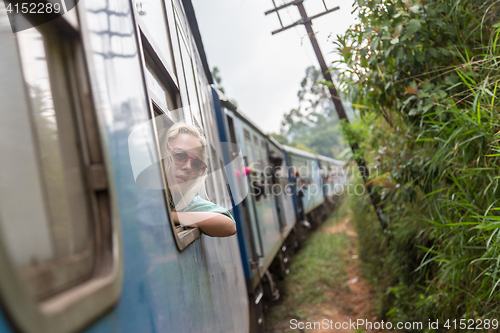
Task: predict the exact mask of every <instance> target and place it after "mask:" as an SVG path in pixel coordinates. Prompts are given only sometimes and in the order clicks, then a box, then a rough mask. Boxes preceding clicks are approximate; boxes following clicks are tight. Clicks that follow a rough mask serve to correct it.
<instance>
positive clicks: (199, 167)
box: [170, 148, 207, 176]
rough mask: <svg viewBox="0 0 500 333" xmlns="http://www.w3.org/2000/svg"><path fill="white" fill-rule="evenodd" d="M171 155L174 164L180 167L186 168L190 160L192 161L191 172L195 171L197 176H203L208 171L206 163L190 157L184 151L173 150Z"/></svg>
mask: <svg viewBox="0 0 500 333" xmlns="http://www.w3.org/2000/svg"><path fill="white" fill-rule="evenodd" d="M170 154H171V155H172V160H173V162H174V164H175V165H178V166H184V165H186V163H187V162H188V161H189V160H191V170H193V173H194V174H195V175H197V176H202V175H203V174H204V173H205V171H206V170H207V165H206V164H205V162H203V161H202V160H200V159H199V158H197V157H191V156H189V155H188V153H187V152H186V151H185V150H183V149H180V148H172V150H171V152H170Z"/></svg>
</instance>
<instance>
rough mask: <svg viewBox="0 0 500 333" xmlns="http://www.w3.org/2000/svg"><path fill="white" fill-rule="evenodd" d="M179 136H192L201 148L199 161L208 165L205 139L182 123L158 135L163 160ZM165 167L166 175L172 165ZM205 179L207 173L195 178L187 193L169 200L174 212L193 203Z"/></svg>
mask: <svg viewBox="0 0 500 333" xmlns="http://www.w3.org/2000/svg"><path fill="white" fill-rule="evenodd" d="M181 134H189V135H192V136H194V137H195V138H197V139H198V140H199V141H200V144H201V148H202V150H201V156H200V159H201V160H203V162H205V163H206V164H208V163H207V154H206V145H207V141H206V139H205V137H204V136H203V135H202V133H201V131H200V130H199V129H198V128H197V127H196V126H193V125H190V124H186V123H183V122H181V123H176V124H174V125H172V126H171V127H170V128H169V129H168V130H166V131H163V133H162V134H160V142H161V153H162V156H163V157H164V158H165V157H166V156H168V148H169V145H170V142H171V141H172V140H175V139H176V138H177V137H178V136H179V135H181ZM165 167H166V168H167V174H168V172H169V171H170V168H171V167H172V163H167V164H166V165H165ZM206 177H207V173H206V172H205V174H203V175H202V176H200V177H198V178H196V180H194V181H193V184H192V185H191V186H190V187H189V189H188V190H187V191H185V192H184V193H180V195H178V196H177V197H176V198H174V197H172V198H171V200H172V201H171V203H172V204H173V206H174V208H175V210H182V209H185V208H186V207H188V206H189V204H190V203H191V201H193V199H194V197H195V196H196V195H197V194H198V192H199V191H200V189H202V188H203V184H204V183H205V179H206ZM203 190H204V188H203ZM171 194H172V193H171ZM172 196H173V194H172Z"/></svg>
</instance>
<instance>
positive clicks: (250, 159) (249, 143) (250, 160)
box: [243, 129, 255, 169]
mask: <svg viewBox="0 0 500 333" xmlns="http://www.w3.org/2000/svg"><path fill="white" fill-rule="evenodd" d="M243 135H244V136H245V150H246V155H247V156H246V157H247V166H248V167H250V168H252V169H253V168H254V167H255V166H254V165H253V163H254V162H255V158H254V155H253V149H252V137H251V136H250V131H248V130H247V129H243Z"/></svg>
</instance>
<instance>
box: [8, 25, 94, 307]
mask: <svg viewBox="0 0 500 333" xmlns="http://www.w3.org/2000/svg"><path fill="white" fill-rule="evenodd" d="M46 38H47V36H44V35H42V33H40V31H38V30H36V29H28V30H24V31H22V32H19V33H18V34H17V40H18V45H19V49H20V56H21V64H22V68H23V73H24V79H25V84H26V87H27V90H28V93H29V98H30V102H31V103H30V104H31V115H30V116H31V121H32V124H33V125H32V126H33V133H34V136H33V141H34V142H36V143H37V145H36V146H35V147H34V149H35V151H37V155H38V163H37V164H38V168H39V174H40V182H41V184H40V187H41V190H42V191H43V192H44V194H45V203H44V205H43V206H44V207H43V208H42V209H43V213H42V212H40V213H41V214H40V219H39V220H35V221H33V222H32V223H33V224H36V226H35V230H37V231H39V232H40V233H39V235H40V237H39V238H38V239H39V240H40V244H36V245H35V244H32V243H30V242H29V241H28V239H24V237H30V236H32V235H30V234H29V233H21V232H19V231H16V230H17V229H16V228H14V227H10V228H9V227H7V230H8V231H10V232H11V233H13V234H14V237H7V239H10V240H12V244H11V246H13V247H21V248H23V249H24V251H23V250H17V249H16V250H14V251H12V253H14V254H15V255H14V257H13V259H14V263H15V264H16V266H18V267H19V269H20V274H21V276H22V277H23V278H24V279H25V280H26V281H28V283H27V286H28V288H29V289H30V292H31V294H32V295H33V296H36V297H37V298H43V297H46V296H49V295H50V294H53V293H55V292H58V291H60V290H62V289H64V288H66V287H67V286H68V285H70V284H72V283H74V282H75V281H78V280H80V279H82V278H88V276H89V275H90V273H91V271H92V265H93V239H92V237H91V232H90V226H91V212H92V211H91V208H90V205H89V204H90V202H89V200H90V199H89V196H88V194H87V191H86V188H85V185H84V184H85V180H84V178H83V175H84V169H83V161H82V158H81V156H80V155H81V154H80V153H79V151H80V150H81V147H80V143H79V141H80V140H79V138H78V135H77V128H76V127H75V116H74V114H72V113H71V112H67V104H68V102H69V101H63V100H60V101H55V100H54V96H53V94H52V90H53V89H54V88H55V87H54V84H53V85H51V82H50V80H51V77H50V76H49V65H52V64H49V59H54V58H53V55H52V54H47V53H46V52H45V48H46V46H48V45H46V44H47V39H46ZM51 50H53V48H52V47H51ZM49 52H50V51H49ZM55 56H60V54H57V55H55ZM58 70H62V69H58ZM54 72H55V71H54ZM61 74H62V73H61ZM56 75H57V74H56ZM58 88H59V87H58ZM58 102H59V105H58V106H59V107H56V105H57V103H58ZM7 221H8V220H7ZM13 223H15V222H14V221H13ZM15 239H17V240H16V241H15ZM23 240H24V241H23ZM26 241H28V242H26ZM31 246H32V248H30V247H31ZM54 261H59V262H61V263H64V264H56V266H58V268H57V269H56V270H54V268H53V266H54ZM64 271H65V272H64ZM55 276H58V278H55ZM50 277H52V278H50ZM47 281H49V283H47Z"/></svg>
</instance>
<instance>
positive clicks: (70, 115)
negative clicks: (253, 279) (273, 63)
mask: <svg viewBox="0 0 500 333" xmlns="http://www.w3.org/2000/svg"><path fill="white" fill-rule="evenodd" d="M67 2H68V1H67ZM11 14H12V13H11ZM12 17H14V20H11V22H14V23H15V22H27V21H29V20H30V17H28V16H24V15H23V14H21V13H18V14H16V13H14V14H13V16H11V18H12ZM0 30H1V31H0V48H1V52H0V65H1V70H2V75H0V114H1V118H2V121H1V122H0V133H1V134H2V140H1V142H0V229H1V235H0V236H1V237H0V299H1V307H0V331H2V332H10V331H22V332H50V333H53V332H73V331H81V330H84V331H86V332H221V333H226V332H248V331H249V311H248V297H247V290H246V286H245V278H244V273H243V272H244V271H243V269H242V262H241V258H240V255H239V245H238V241H237V238H236V237H235V236H233V237H229V238H224V239H221V238H213V237H209V236H206V235H204V234H202V233H201V232H200V231H199V229H198V228H187V227H182V226H178V225H175V223H174V221H173V218H172V215H171V209H172V207H170V201H169V198H168V196H169V193H168V191H167V189H168V184H167V181H166V175H165V168H164V166H163V164H162V163H159V161H161V158H162V151H161V146H160V144H161V138H160V134H161V132H162V131H164V130H165V129H167V128H169V126H171V124H173V123H176V122H179V121H183V122H185V123H187V124H192V125H196V126H198V128H200V129H201V131H203V132H204V135H205V136H206V138H207V140H208V144H207V148H206V149H207V154H208V155H210V156H209V160H208V161H209V162H208V164H209V165H208V168H209V170H210V173H209V175H208V177H207V180H206V186H205V190H206V191H201V192H200V195H201V194H202V192H203V193H205V192H206V193H208V194H207V195H206V197H209V198H210V199H211V200H212V201H213V202H215V203H217V204H219V205H220V206H222V207H226V208H228V209H230V208H231V207H230V206H231V204H230V199H229V195H228V192H227V187H226V183H225V181H224V180H223V176H224V175H223V173H221V172H218V171H220V170H221V168H220V165H221V163H222V160H223V156H222V151H221V146H220V144H219V141H220V140H219V136H218V132H217V130H216V122H215V118H214V111H213V101H212V94H211V91H210V86H209V83H210V81H211V78H210V77H209V73H207V71H206V70H205V69H206V59H205V58H204V52H203V49H202V47H201V42H200V39H199V32H198V31H197V26H196V21H195V19H194V15H193V11H192V7H191V4H190V1H183V2H179V1H176V0H172V1H168V0H167V1H165V2H156V1H155V2H142V1H139V0H137V1H133V2H131V1H128V0H116V1H100V0H99V1H98V0H85V1H80V2H79V3H78V5H77V6H76V8H75V9H73V10H71V11H70V12H68V13H67V14H66V15H64V16H62V17H60V18H57V19H55V20H53V21H51V22H49V23H46V24H44V25H40V26H37V27H36V28H31V29H28V30H24V31H21V32H18V33H16V34H13V33H12V30H11V26H10V24H9V18H8V17H7V12H6V8H5V7H4V2H2V3H1V4H0ZM144 172H147V174H148V175H149V176H150V177H151V176H152V177H153V179H151V178H150V179H149V181H156V182H157V184H156V185H157V187H155V186H151V187H150V186H149V185H148V182H147V181H146V182H142V183H141V181H142V180H143V178H144ZM139 183H141V184H139ZM163 186H165V187H163Z"/></svg>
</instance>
